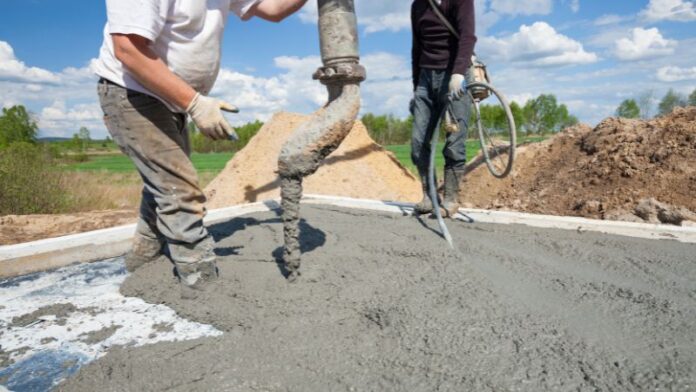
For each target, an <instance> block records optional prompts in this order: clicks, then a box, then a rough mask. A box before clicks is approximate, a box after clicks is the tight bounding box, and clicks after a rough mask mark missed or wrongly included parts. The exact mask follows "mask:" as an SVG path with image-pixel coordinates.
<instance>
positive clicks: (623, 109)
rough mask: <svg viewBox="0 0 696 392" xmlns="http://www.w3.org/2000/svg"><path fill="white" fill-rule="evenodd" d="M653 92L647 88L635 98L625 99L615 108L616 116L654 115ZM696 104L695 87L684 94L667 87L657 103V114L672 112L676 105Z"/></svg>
mask: <svg viewBox="0 0 696 392" xmlns="http://www.w3.org/2000/svg"><path fill="white" fill-rule="evenodd" d="M654 97H655V94H654V92H653V91H652V90H648V91H645V92H643V93H642V94H640V95H638V96H637V97H635V98H630V99H625V100H623V101H622V102H621V104H620V105H619V107H618V108H616V116H617V117H623V118H643V119H649V118H652V117H653V115H654V108H653V106H654V105H653V101H654ZM686 106H696V89H694V91H692V92H691V94H689V96H688V97H687V96H685V95H683V94H679V93H677V92H676V91H674V90H673V89H669V91H667V93H666V94H665V96H664V97H662V99H661V100H660V102H659V103H658V105H657V115H659V116H664V115H667V114H670V113H672V111H673V110H674V109H675V108H677V107H686Z"/></svg>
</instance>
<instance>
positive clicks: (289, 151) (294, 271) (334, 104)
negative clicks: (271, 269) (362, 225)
mask: <svg viewBox="0 0 696 392" xmlns="http://www.w3.org/2000/svg"><path fill="white" fill-rule="evenodd" d="M318 8H319V40H320V47H321V59H322V63H323V66H322V67H320V68H319V69H318V70H317V71H316V72H315V73H314V75H313V78H314V80H318V81H320V82H321V83H322V84H324V85H325V86H326V88H327V90H328V93H329V100H328V103H327V104H326V105H325V106H324V107H322V108H321V109H319V110H318V111H317V112H316V113H314V114H313V115H312V117H311V118H310V119H309V120H307V121H306V122H304V123H303V124H301V125H300V126H299V127H298V128H297V129H296V130H295V132H294V133H293V134H292V135H291V136H290V139H289V140H288V141H287V142H286V143H285V144H284V145H283V148H282V150H281V152H280V157H279V159H278V174H279V175H280V178H281V192H280V193H281V207H282V210H283V233H284V242H285V246H284V251H283V262H284V265H285V268H286V273H287V277H288V280H290V281H294V280H295V279H297V277H298V276H299V268H300V256H301V249H300V238H299V234H300V232H299V220H300V214H299V212H300V206H299V204H300V200H301V198H302V180H303V178H304V177H306V176H308V175H310V174H312V173H314V172H316V171H317V169H318V168H319V166H320V164H321V162H322V161H323V160H324V158H326V157H327V156H328V155H329V154H331V153H332V152H333V151H335V150H336V149H337V148H338V146H339V145H340V144H341V142H343V140H344V139H345V138H346V136H347V135H348V133H349V132H350V130H351V129H353V124H354V122H355V119H356V118H357V116H358V112H359V111H360V83H361V82H362V81H364V80H365V78H366V72H365V68H364V67H363V66H361V65H360V64H359V61H360V56H359V50H358V26H357V19H356V16H355V4H354V2H353V0H318Z"/></svg>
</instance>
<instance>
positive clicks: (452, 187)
mask: <svg viewBox="0 0 696 392" xmlns="http://www.w3.org/2000/svg"><path fill="white" fill-rule="evenodd" d="M463 177H464V172H463V170H461V169H459V170H457V169H451V168H446V169H445V201H444V202H443V203H442V208H443V209H444V210H445V213H446V215H447V216H448V217H450V218H452V217H454V215H455V214H457V213H458V212H459V207H460V203H459V184H460V183H461V181H462V178H463Z"/></svg>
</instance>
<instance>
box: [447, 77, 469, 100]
mask: <svg viewBox="0 0 696 392" xmlns="http://www.w3.org/2000/svg"><path fill="white" fill-rule="evenodd" d="M464 89H466V79H465V78H464V75H462V74H452V78H451V79H450V84H449V94H450V96H451V97H452V98H461V97H462V96H464Z"/></svg>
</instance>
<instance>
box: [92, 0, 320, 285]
mask: <svg viewBox="0 0 696 392" xmlns="http://www.w3.org/2000/svg"><path fill="white" fill-rule="evenodd" d="M306 1H307V0H207V1H205V0H106V8H107V15H108V22H107V24H106V27H105V29H104V43H103V45H102V48H101V52H100V56H99V60H98V62H97V66H96V73H97V75H98V76H99V77H100V80H99V86H98V91H99V99H100V103H101V106H102V109H103V111H104V122H105V124H106V126H107V128H108V130H109V133H110V134H111V135H112V137H113V139H114V141H115V142H116V143H117V144H118V145H119V147H120V148H121V150H122V151H123V152H124V153H125V154H127V155H128V156H129V157H130V158H131V159H132V161H133V163H135V166H136V167H137V169H138V172H139V173H140V175H141V177H142V179H143V183H144V185H143V191H142V201H141V205H140V219H139V222H138V225H137V231H136V235H135V237H134V240H133V249H132V250H131V251H130V252H129V254H128V255H127V256H126V266H127V268H128V269H129V270H131V271H133V270H135V269H136V268H138V267H140V266H142V265H143V264H145V263H147V262H149V261H152V260H155V259H157V258H159V257H160V256H161V255H162V254H163V252H164V250H165V249H166V250H168V253H169V256H170V258H171V260H172V261H173V263H174V265H175V271H176V273H177V276H178V277H179V280H180V282H181V283H182V285H181V286H182V295H183V296H184V297H188V298H195V297H197V296H198V293H200V292H201V291H202V290H204V289H205V287H206V285H207V283H208V282H210V281H213V280H215V279H216V278H217V276H218V270H217V266H216V263H215V253H214V245H215V242H214V240H213V239H212V237H211V235H210V234H209V233H208V231H207V230H206V228H205V226H204V225H203V217H204V216H205V213H206V209H205V201H206V199H205V195H204V194H203V192H202V190H201V188H200V186H199V183H198V177H197V174H196V170H195V168H194V167H193V165H192V163H191V160H190V158H189V156H190V152H191V151H190V145H189V135H188V128H187V124H186V123H187V118H188V117H189V116H190V118H191V120H192V121H193V123H195V125H196V126H197V128H198V129H199V130H200V131H201V133H203V134H204V135H206V136H208V137H210V138H212V139H215V140H222V139H228V138H232V139H234V138H236V137H237V135H236V133H235V132H234V129H233V128H232V127H231V126H230V124H229V123H228V122H227V121H226V120H225V118H224V117H223V115H222V111H228V112H235V111H236V108H235V107H233V106H232V105H230V104H228V103H225V102H222V101H219V100H217V99H214V98H210V97H208V96H207V94H208V93H209V92H210V90H211V89H212V87H213V84H214V83H215V79H216V77H217V74H218V71H219V69H220V52H221V42H222V36H223V30H224V28H225V25H226V23H227V17H228V14H229V12H230V11H232V12H233V13H234V14H236V15H237V16H238V17H239V18H241V19H242V20H248V19H250V18H252V17H255V16H256V17H260V18H262V19H265V20H268V21H272V22H279V21H281V20H283V19H284V18H286V17H287V16H289V15H291V14H293V13H294V12H296V11H297V10H299V9H300V8H301V7H302V6H303V5H304V3H305V2H306Z"/></svg>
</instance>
